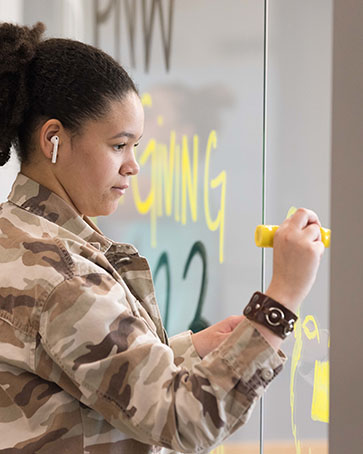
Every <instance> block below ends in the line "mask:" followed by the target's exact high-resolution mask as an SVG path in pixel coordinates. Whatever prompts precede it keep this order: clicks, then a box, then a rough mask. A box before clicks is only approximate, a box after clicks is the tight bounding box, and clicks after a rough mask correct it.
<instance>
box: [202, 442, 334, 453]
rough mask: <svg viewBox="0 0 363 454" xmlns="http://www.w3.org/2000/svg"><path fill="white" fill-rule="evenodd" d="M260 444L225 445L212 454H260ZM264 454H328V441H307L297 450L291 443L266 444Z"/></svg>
mask: <svg viewBox="0 0 363 454" xmlns="http://www.w3.org/2000/svg"><path fill="white" fill-rule="evenodd" d="M259 449H260V448H259V444H249V443H247V444H225V445H223V446H219V447H218V448H216V449H214V450H213V451H212V452H211V454H259V453H260V450H259ZM263 452H264V454H328V442H327V441H305V442H302V443H301V448H300V449H299V450H297V449H296V447H295V444H294V443H290V442H288V443H287V442H266V443H265V445H264V451H263Z"/></svg>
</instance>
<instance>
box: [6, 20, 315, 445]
mask: <svg viewBox="0 0 363 454" xmlns="http://www.w3.org/2000/svg"><path fill="white" fill-rule="evenodd" d="M43 28H44V27H43V25H42V24H37V25H36V26H35V27H34V28H32V29H30V28H27V27H19V26H15V25H10V24H2V25H0V164H1V165H3V164H5V162H6V161H7V160H8V159H9V155H10V147H11V146H12V145H14V146H15V148H16V150H17V152H18V155H19V158H20V161H21V170H20V173H19V175H18V176H17V178H16V181H15V182H14V185H13V188H12V191H11V194H10V195H9V199H8V201H7V202H5V203H3V204H2V205H1V207H0V247H1V258H0V283H1V286H0V433H1V437H0V451H1V452H4V453H5V452H9V453H10V452H20V451H24V452H29V453H33V452H34V453H35V452H37V453H50V452H57V453H58V452H59V453H60V452H62V453H63V452H64V453H65V452H67V453H72V454H73V453H77V454H78V453H83V452H84V453H93V454H96V453H97V454H98V453H116V452H117V453H122V454H133V453H135V454H137V453H156V452H161V450H162V447H164V448H167V449H169V450H172V451H182V452H189V453H192V452H198V453H202V452H209V451H210V449H212V447H213V446H215V445H217V444H219V443H221V442H222V441H223V440H224V439H225V438H226V437H228V436H229V435H230V434H231V433H232V432H234V431H235V430H236V429H237V428H238V427H240V426H241V425H242V424H244V423H245V422H246V420H247V419H248V416H249V414H250V412H251V410H252V408H253V407H254V405H255V403H256V401H257V400H258V398H259V397H260V396H261V394H262V393H263V392H264V390H265V388H266V387H267V385H268V384H269V383H270V382H271V380H272V379H273V378H274V377H275V376H276V375H277V374H278V372H279V371H280V370H281V369H282V366H283V363H284V361H285V357H284V355H283V353H282V352H281V351H279V347H280V345H281V342H282V341H283V338H284V337H285V335H286V333H288V332H289V331H291V330H292V328H293V320H294V315H293V312H295V311H296V310H297V308H298V307H299V305H300V303H301V302H302V300H303V299H304V297H305V296H306V295H307V293H308V292H309V290H310V288H311V286H312V284H313V282H314V280H315V276H316V272H317V269H318V266H319V262H320V258H321V256H322V254H323V251H324V246H323V244H322V243H321V241H320V229H319V226H320V223H319V220H318V218H317V216H316V215H315V214H314V213H313V212H311V211H309V210H306V209H300V210H298V211H297V213H296V214H295V215H294V216H292V217H291V218H289V219H288V220H287V221H285V222H284V223H283V225H282V226H281V228H280V229H279V230H278V232H277V234H276V237H275V247H274V271H273V278H272V281H271V284H270V286H269V288H268V290H267V292H266V294H265V295H263V294H259V293H257V294H255V295H254V296H253V297H252V299H251V302H250V303H249V306H248V307H249V309H248V310H247V311H246V314H247V317H244V316H242V315H239V316H232V317H229V318H228V319H226V320H224V321H221V322H219V323H217V324H216V325H213V326H211V327H210V328H208V329H206V330H204V331H201V332H199V333H196V334H192V333H191V332H186V333H182V334H180V335H178V336H176V337H174V338H171V339H168V337H167V335H166V333H165V331H164V329H163V326H162V322H161V319H160V315H159V311H158V307H157V303H156V300H155V295H154V289H153V285H152V279H151V274H150V270H149V267H148V264H147V262H146V260H145V259H144V258H143V257H141V256H140V255H139V254H138V252H137V251H136V249H135V248H134V247H133V246H131V245H128V244H121V243H116V242H113V241H112V240H110V239H109V238H106V237H105V236H104V235H103V234H102V233H101V232H100V231H99V230H98V229H97V227H96V226H95V225H93V223H92V222H91V221H90V220H89V216H98V215H108V214H111V213H113V212H114V211H115V210H116V208H117V206H118V201H119V198H120V197H121V196H122V195H123V194H124V192H125V191H126V190H127V188H128V186H129V183H130V178H131V177H132V176H133V175H135V174H137V172H138V171H139V167H138V164H137V162H136V161H135V157H134V147H135V146H137V145H138V143H139V141H140V138H141V136H142V134H143V122H144V115H143V109H142V105H141V102H140V99H139V96H138V93H137V90H136V88H135V85H134V83H133V82H132V80H131V79H130V77H129V76H128V75H127V74H126V72H125V71H124V70H123V69H122V67H121V66H120V65H119V64H118V63H117V62H116V61H114V60H113V59H112V58H111V57H109V56H108V55H106V54H105V53H104V52H102V51H100V50H99V49H96V48H94V47H91V46H88V45H85V44H82V43H80V42H76V41H71V40H64V39H47V40H42V38H41V36H42V33H43ZM246 303H247V302H244V303H243V302H242V301H241V304H242V305H245V304H246ZM266 311H267V312H266ZM268 311H270V312H268ZM279 311H280V312H279ZM281 314H282V315H281Z"/></svg>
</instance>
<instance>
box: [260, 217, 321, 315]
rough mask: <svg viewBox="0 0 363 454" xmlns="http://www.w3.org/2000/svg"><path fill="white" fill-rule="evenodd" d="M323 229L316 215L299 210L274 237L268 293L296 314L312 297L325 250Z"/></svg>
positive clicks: (282, 225) (283, 224) (284, 223)
mask: <svg viewBox="0 0 363 454" xmlns="http://www.w3.org/2000/svg"><path fill="white" fill-rule="evenodd" d="M320 227H321V224H320V221H319V218H318V216H317V215H316V214H315V213H314V212H313V211H311V210H307V209H304V208H300V209H298V210H297V211H296V213H295V214H294V215H292V216H291V217H289V218H288V219H286V220H285V221H284V222H283V223H282V224H281V226H280V227H279V229H278V230H277V231H276V233H275V236H274V251H273V274H272V279H271V284H270V286H269V287H268V289H267V291H266V292H265V293H266V295H268V296H270V297H271V298H273V299H275V300H276V301H278V302H280V303H281V304H283V305H284V306H286V307H287V308H288V309H290V310H292V311H293V312H296V311H297V309H298V307H299V305H300V304H301V302H302V301H303V300H304V298H305V297H306V296H307V294H308V293H309V291H310V289H311V287H312V285H313V283H314V281H315V278H316V274H317V271H318V268H319V264H320V260H321V257H322V255H323V253H324V250H325V247H324V245H323V243H322V242H321V234H320Z"/></svg>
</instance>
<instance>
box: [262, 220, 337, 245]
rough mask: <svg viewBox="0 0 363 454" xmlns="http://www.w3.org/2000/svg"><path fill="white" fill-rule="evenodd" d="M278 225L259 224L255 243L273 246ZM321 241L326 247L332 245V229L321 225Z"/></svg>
mask: <svg viewBox="0 0 363 454" xmlns="http://www.w3.org/2000/svg"><path fill="white" fill-rule="evenodd" d="M278 228H279V226H278V225H258V226H257V227H256V231H255V243H256V246H258V247H273V244H274V236H275V233H276V230H277V229H278ZM320 233H321V241H322V243H323V244H324V246H325V247H330V234H331V232H330V229H325V228H324V227H320Z"/></svg>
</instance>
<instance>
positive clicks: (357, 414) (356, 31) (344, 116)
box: [329, 0, 363, 454]
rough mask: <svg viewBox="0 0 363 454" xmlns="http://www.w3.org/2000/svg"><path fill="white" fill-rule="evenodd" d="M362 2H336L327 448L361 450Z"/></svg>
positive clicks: (333, 453) (332, 452) (334, 452)
mask: <svg viewBox="0 0 363 454" xmlns="http://www.w3.org/2000/svg"><path fill="white" fill-rule="evenodd" d="M362 23H363V2H362V1H361V0H335V1H334V44H333V46H334V48H333V117H332V180H331V187H332V204H331V212H332V219H331V220H332V222H331V226H332V251H331V287H330V288H331V397H330V402H331V407H330V414H331V420H330V434H329V453H330V454H341V453H342V452H349V453H352V454H353V453H354V454H358V453H361V452H363V451H362V450H363V391H362V384H363V361H362V358H363V271H362V270H363V266H362V261H363V238H362V229H363V209H362V205H363V145H362V144H363V140H362V139H363V127H362V126H363V48H362V44H363V27H362Z"/></svg>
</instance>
